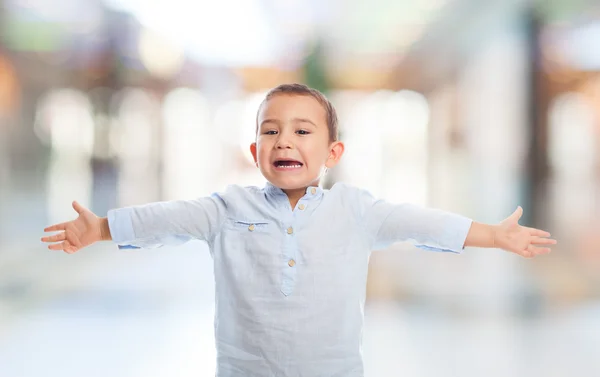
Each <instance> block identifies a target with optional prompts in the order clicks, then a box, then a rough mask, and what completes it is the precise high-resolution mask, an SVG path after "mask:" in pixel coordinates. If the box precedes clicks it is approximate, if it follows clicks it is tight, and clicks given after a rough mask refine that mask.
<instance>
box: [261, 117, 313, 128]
mask: <svg viewBox="0 0 600 377" xmlns="http://www.w3.org/2000/svg"><path fill="white" fill-rule="evenodd" d="M292 122H293V123H310V124H312V125H313V126H315V127H317V125H316V124H315V122H313V121H312V120H310V119H307V118H293V119H292ZM265 123H275V124H277V125H279V124H280V123H281V121H280V120H278V119H271V118H268V119H265V120H263V121H262V122H261V123H260V125H261V126H262V125H263V124H265Z"/></svg>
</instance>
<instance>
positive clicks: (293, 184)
mask: <svg viewBox="0 0 600 377" xmlns="http://www.w3.org/2000/svg"><path fill="white" fill-rule="evenodd" d="M269 182H271V184H272V185H273V186H277V187H279V188H280V189H282V190H298V189H305V188H306V187H308V186H316V185H317V184H318V181H315V180H312V181H305V180H302V181H300V180H298V181H296V180H290V179H269Z"/></svg>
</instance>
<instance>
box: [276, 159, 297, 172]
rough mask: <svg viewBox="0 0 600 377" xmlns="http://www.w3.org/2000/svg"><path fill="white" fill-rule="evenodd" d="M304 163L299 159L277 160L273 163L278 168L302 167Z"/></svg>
mask: <svg viewBox="0 0 600 377" xmlns="http://www.w3.org/2000/svg"><path fill="white" fill-rule="evenodd" d="M303 165H304V164H303V163H301V162H300V161H297V160H277V161H275V162H274V163H273V166H275V168H277V169H285V170H292V169H300V168H301V167H302V166H303Z"/></svg>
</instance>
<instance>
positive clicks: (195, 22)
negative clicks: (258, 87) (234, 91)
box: [105, 0, 285, 66]
mask: <svg viewBox="0 0 600 377" xmlns="http://www.w3.org/2000/svg"><path fill="white" fill-rule="evenodd" d="M105 2H106V3H107V4H108V5H109V6H111V7H113V8H117V9H120V10H124V11H127V12H130V13H131V14H133V15H134V16H135V17H136V18H137V19H138V20H139V22H140V23H141V24H142V25H144V26H145V27H147V28H148V29H152V30H154V31H156V32H157V33H159V34H160V35H162V36H163V37H164V38H166V39H168V40H170V41H172V42H175V43H176V44H177V45H181V46H183V47H184V49H185V51H186V52H187V53H188V54H189V56H190V57H191V58H193V59H195V60H198V61H202V62H203V63H206V64H216V65H229V66H243V65H269V64H271V63H274V62H275V60H276V58H278V57H280V56H283V55H284V54H285V52H284V51H285V49H283V48H281V46H279V45H278V43H277V41H279V42H281V41H280V39H281V38H280V37H279V35H278V33H277V32H276V30H273V25H272V22H270V20H269V19H268V17H267V14H266V13H265V9H264V4H263V2H262V1H260V0H220V1H198V2H189V1H187V0H156V1H153V2H152V5H148V3H147V2H143V1H139V0H120V1H117V0H105ZM279 44H280V43H279Z"/></svg>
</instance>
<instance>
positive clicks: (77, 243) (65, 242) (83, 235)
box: [42, 202, 102, 254]
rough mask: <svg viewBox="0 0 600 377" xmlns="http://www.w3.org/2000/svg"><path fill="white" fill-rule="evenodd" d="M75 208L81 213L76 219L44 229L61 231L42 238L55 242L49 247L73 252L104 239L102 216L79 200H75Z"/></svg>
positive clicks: (46, 230) (45, 230)
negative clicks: (78, 201)
mask: <svg viewBox="0 0 600 377" xmlns="http://www.w3.org/2000/svg"><path fill="white" fill-rule="evenodd" d="M73 209H74V210H75V211H76V212H77V213H78V214H79V216H78V217H77V218H76V219H75V220H72V221H67V222H64V223H61V224H56V225H52V226H49V227H47V228H45V229H44V232H56V231H58V232H60V233H57V234H55V235H52V236H47V237H43V238H42V241H43V242H53V243H52V244H50V245H48V249H50V250H63V251H65V252H67V253H69V254H72V253H75V252H77V251H78V250H80V249H82V248H84V247H86V246H89V245H91V244H93V243H94V242H97V241H100V240H101V239H102V230H101V229H102V228H101V225H100V218H99V217H98V216H96V215H95V214H94V213H93V212H92V211H90V210H89V209H87V208H85V207H84V206H82V205H81V204H79V203H77V202H73Z"/></svg>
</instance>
